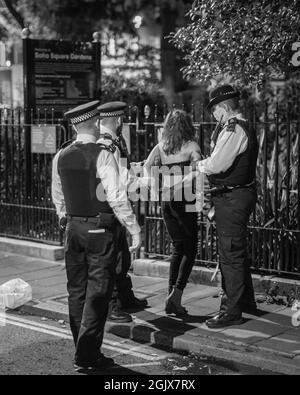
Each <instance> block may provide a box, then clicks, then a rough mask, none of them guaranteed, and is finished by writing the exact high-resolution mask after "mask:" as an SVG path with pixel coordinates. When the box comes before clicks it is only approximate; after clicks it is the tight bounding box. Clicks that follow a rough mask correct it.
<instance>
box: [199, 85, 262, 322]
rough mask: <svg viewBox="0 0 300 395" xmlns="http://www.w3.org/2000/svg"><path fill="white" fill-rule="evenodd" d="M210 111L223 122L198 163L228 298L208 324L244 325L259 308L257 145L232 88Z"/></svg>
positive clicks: (215, 95) (216, 95)
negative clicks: (253, 230) (251, 255)
mask: <svg viewBox="0 0 300 395" xmlns="http://www.w3.org/2000/svg"><path fill="white" fill-rule="evenodd" d="M208 108H209V109H210V110H211V111H212V113H213V115H214V117H215V119H216V120H217V121H218V122H219V126H220V127H218V128H216V131H215V133H213V136H212V141H211V155H210V156H209V157H208V158H207V159H205V160H202V161H200V162H199V163H198V170H199V171H200V172H202V173H205V174H206V175H207V176H208V179H209V182H210V186H211V192H212V201H213V204H214V207H215V220H216V227H217V235H218V247H219V255H220V267H221V274H222V287H223V292H224V295H223V298H222V302H221V308H220V312H219V314H218V315H217V316H215V317H214V318H212V319H210V320H208V321H207V322H206V324H207V326H208V327H210V328H222V327H226V326H230V325H237V324H241V323H242V322H243V320H242V312H243V311H244V312H254V311H255V309H256V303H255V297H254V290H253V284H252V278H251V272H250V266H249V261H248V258H247V224H248V221H249V218H250V215H251V213H252V212H253V210H254V208H255V204H256V200H257V194H256V188H255V173H256V162H257V156H258V143H257V139H256V135H255V132H254V131H251V130H250V128H249V125H248V122H247V121H246V120H245V119H243V116H242V114H241V113H240V111H239V93H238V92H237V91H236V90H235V89H234V88H233V87H232V86H230V85H223V86H220V87H217V88H215V89H214V90H212V91H211V94H210V102H209V105H208Z"/></svg>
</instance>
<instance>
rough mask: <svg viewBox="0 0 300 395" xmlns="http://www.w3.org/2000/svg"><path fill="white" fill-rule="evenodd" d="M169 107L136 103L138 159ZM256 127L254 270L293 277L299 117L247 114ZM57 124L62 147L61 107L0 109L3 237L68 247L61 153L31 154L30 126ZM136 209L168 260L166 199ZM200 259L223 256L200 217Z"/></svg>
mask: <svg viewBox="0 0 300 395" xmlns="http://www.w3.org/2000/svg"><path fill="white" fill-rule="evenodd" d="M186 109H187V110H188V111H189V112H190V113H191V114H192V117H193V121H194V125H195V129H196V134H197V140H198V142H199V145H200V147H201V149H202V151H203V153H204V154H208V152H209V151H208V150H209V141H210V136H211V133H212V131H213V130H214V127H215V123H214V122H213V120H212V119H211V118H209V116H208V114H206V113H205V111H204V110H203V107H202V106H200V105H198V106H197V105H195V106H194V105H192V106H190V107H186ZM167 112H168V108H167V106H164V107H159V106H156V107H155V108H153V109H150V108H149V107H146V108H145V109H140V110H138V109H137V108H130V109H129V114H128V118H127V120H126V125H127V126H128V128H129V130H130V137H131V156H132V160H133V161H140V160H143V159H145V157H147V155H148V154H149V152H150V151H151V149H152V148H153V146H154V145H155V144H156V143H157V141H158V139H159V135H160V130H161V127H162V123H163V120H164V118H165V116H166V114H167ZM245 116H247V118H248V119H250V120H251V127H253V128H255V131H256V133H257V136H258V139H259V142H260V154H259V161H258V166H257V186H258V195H259V201H258V204H257V207H256V211H255V213H254V215H253V216H252V218H251V224H250V226H249V256H250V257H251V262H252V267H253V269H254V270H257V271H260V272H264V273H270V274H272V273H273V274H280V275H289V276H298V275H299V274H300V225H299V224H300V221H299V220H300V209H299V207H300V205H299V200H300V197H299V187H298V185H299V181H300V172H299V167H300V165H299V156H300V155H299V153H300V143H299V134H300V132H299V128H300V118H299V119H294V118H291V116H290V114H289V112H288V111H279V110H278V109H277V111H276V112H275V113H274V114H269V113H268V111H267V110H266V111H264V112H263V113H261V114H257V113H255V112H251V114H250V116H249V114H246V115H245ZM32 125H52V126H55V125H56V126H57V133H56V146H57V147H60V145H61V143H63V142H64V141H65V140H67V139H68V138H69V137H70V136H71V130H70V128H69V127H68V125H65V124H64V123H63V122H62V120H57V119H55V118H54V111H53V110H51V111H47V110H43V112H41V111H37V113H36V114H34V113H33V111H31V110H30V111H27V112H26V111H21V110H0V176H1V178H0V215H1V221H0V235H1V236H8V237H15V238H22V239H27V240H35V241H40V242H47V243H52V244H61V243H62V235H61V234H60V232H59V230H58V226H57V218H56V214H55V210H54V207H53V205H52V202H51V164H52V159H53V156H54V154H47V153H43V154H33V153H32V152H31V138H30V135H31V126H32ZM135 206H136V207H135V208H136V211H137V213H138V215H139V219H140V221H141V222H142V223H143V225H144V232H145V254H146V256H155V257H167V256H169V254H170V248H171V246H170V240H169V237H168V235H167V232H166V229H165V226H164V223H163V220H162V216H161V208H160V206H161V205H160V202H138V203H137V204H136V205H135ZM198 240H199V245H198V255H197V263H198V264H200V265H205V266H212V267H213V266H215V265H216V262H217V261H218V251H217V243H216V233H215V226H214V225H213V224H208V223H207V220H206V217H205V216H204V214H202V213H200V214H199V234H198Z"/></svg>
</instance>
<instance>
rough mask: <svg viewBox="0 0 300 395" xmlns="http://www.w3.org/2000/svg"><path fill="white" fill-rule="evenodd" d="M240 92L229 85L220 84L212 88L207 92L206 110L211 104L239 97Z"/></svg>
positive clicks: (209, 108)
mask: <svg viewBox="0 0 300 395" xmlns="http://www.w3.org/2000/svg"><path fill="white" fill-rule="evenodd" d="M239 97H240V94H239V92H238V91H236V90H235V89H234V88H233V87H232V86H231V85H222V86H218V87H217V88H215V89H213V90H212V91H211V92H210V94H209V103H208V106H207V108H208V110H211V108H212V107H213V106H215V105H216V104H219V103H221V102H222V101H225V100H228V99H234V98H239Z"/></svg>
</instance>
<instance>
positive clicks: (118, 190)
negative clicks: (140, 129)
mask: <svg viewBox="0 0 300 395" xmlns="http://www.w3.org/2000/svg"><path fill="white" fill-rule="evenodd" d="M97 172H98V176H99V178H100V179H101V184H102V186H103V188H104V192H105V196H98V195H99V194H98V193H97V197H98V199H101V198H104V199H106V200H107V202H108V204H109V205H110V207H111V208H112V209H113V211H114V213H115V215H116V217H117V218H118V220H119V221H120V223H121V224H122V225H124V226H126V228H127V229H128V231H129V233H130V234H131V235H135V234H138V233H140V231H141V228H140V226H139V224H138V222H137V219H136V216H135V214H134V213H133V210H132V207H131V204H130V202H129V200H128V195H127V186H126V185H124V182H122V177H121V175H120V171H119V164H118V163H117V160H116V158H115V157H114V155H112V154H111V153H110V152H108V151H105V150H103V151H102V152H101V153H100V155H99V157H98V160H97Z"/></svg>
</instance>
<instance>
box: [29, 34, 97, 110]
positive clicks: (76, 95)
mask: <svg viewBox="0 0 300 395" xmlns="http://www.w3.org/2000/svg"><path fill="white" fill-rule="evenodd" d="M23 45H24V95H25V107H27V108H33V109H35V110H36V109H38V108H39V109H40V110H42V111H43V110H44V109H45V108H47V109H48V110H51V109H52V108H53V109H54V110H55V114H57V115H59V114H60V116H61V115H62V114H63V112H65V111H67V110H69V109H70V108H72V107H76V106H77V105H81V104H84V103H86V102H89V101H92V100H94V99H98V98H99V97H100V75H101V70H100V62H101V59H100V53H101V51H100V43H89V42H71V41H54V40H31V39H29V38H28V39H24V40H23Z"/></svg>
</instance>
